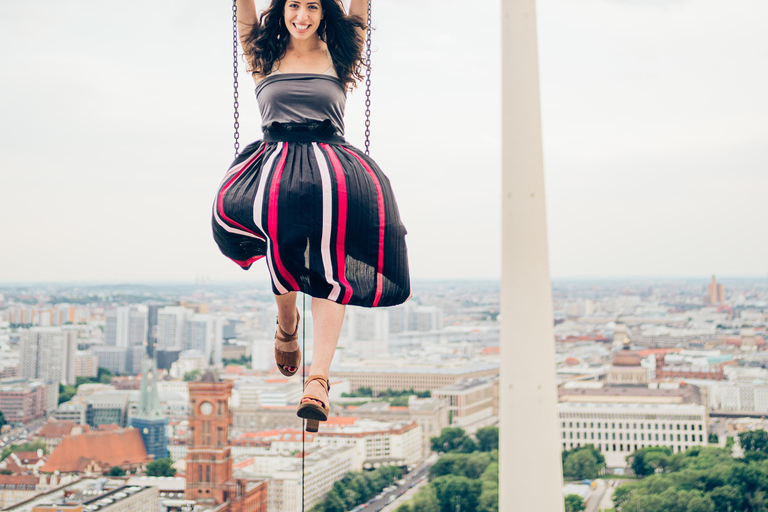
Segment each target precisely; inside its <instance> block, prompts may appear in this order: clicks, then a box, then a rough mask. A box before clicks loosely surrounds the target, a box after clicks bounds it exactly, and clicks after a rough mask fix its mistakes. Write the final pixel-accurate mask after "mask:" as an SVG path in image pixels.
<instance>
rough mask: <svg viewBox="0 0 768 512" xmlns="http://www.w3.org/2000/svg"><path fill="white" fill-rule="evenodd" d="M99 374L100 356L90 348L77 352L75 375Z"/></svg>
mask: <svg viewBox="0 0 768 512" xmlns="http://www.w3.org/2000/svg"><path fill="white" fill-rule="evenodd" d="M98 375H99V358H98V357H96V356H95V355H94V354H93V353H92V352H91V351H90V350H83V351H81V350H78V351H77V352H76V353H75V377H96V376H98Z"/></svg>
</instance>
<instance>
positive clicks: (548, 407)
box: [499, 0, 564, 512]
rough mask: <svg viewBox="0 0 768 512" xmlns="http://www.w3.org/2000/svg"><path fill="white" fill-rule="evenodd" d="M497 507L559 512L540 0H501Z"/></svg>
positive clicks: (512, 510) (513, 511)
mask: <svg viewBox="0 0 768 512" xmlns="http://www.w3.org/2000/svg"><path fill="white" fill-rule="evenodd" d="M501 7H502V29H501V30H502V31H501V42H502V43H501V44H502V51H501V55H502V73H501V76H502V87H501V103H502V194H503V197H502V272H501V274H502V276H501V390H500V400H501V403H500V426H501V428H500V447H501V452H500V453H501V457H500V468H499V510H503V511H509V512H534V511H536V512H562V511H563V510H564V503H563V495H562V491H561V488H562V467H561V463H560V460H561V459H560V451H561V446H562V445H561V441H560V440H559V439H558V437H557V423H556V422H557V389H556V384H555V366H554V365H555V362H554V357H555V350H554V335H553V329H552V291H551V283H550V279H549V261H548V254H547V225H546V212H545V203H544V163H543V157H542V147H541V113H540V106H539V66H538V50H537V41H536V2H535V0H502V2H501Z"/></svg>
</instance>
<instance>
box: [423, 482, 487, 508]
mask: <svg viewBox="0 0 768 512" xmlns="http://www.w3.org/2000/svg"><path fill="white" fill-rule="evenodd" d="M431 485H432V486H433V487H434V488H435V495H436V496H437V502H438V505H439V506H440V512H454V511H455V510H456V504H457V503H458V504H459V505H460V508H461V510H476V509H477V503H478V498H479V497H480V493H481V492H482V484H481V483H480V481H479V480H470V479H469V478H466V477H463V476H454V475H445V476H441V477H438V478H435V479H434V480H433V481H432V484H431Z"/></svg>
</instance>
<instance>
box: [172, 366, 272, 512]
mask: <svg viewBox="0 0 768 512" xmlns="http://www.w3.org/2000/svg"><path fill="white" fill-rule="evenodd" d="M232 387H233V384H232V382H231V381H227V382H222V381H220V380H219V378H218V377H217V376H216V375H215V374H214V373H213V372H211V371H207V372H205V374H203V376H202V377H201V378H200V379H199V380H197V381H194V382H190V383H189V402H190V404H189V410H190V416H189V440H188V443H187V459H186V460H187V475H186V477H187V486H186V498H187V499H188V500H195V501H197V502H198V503H201V504H207V505H223V507H221V508H217V509H216V511H217V512H266V511H267V482H266V481H251V480H245V479H235V478H233V477H232V453H231V449H230V446H229V429H230V427H231V425H232V413H231V412H230V410H229V397H230V395H231V394H232Z"/></svg>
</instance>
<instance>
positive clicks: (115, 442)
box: [40, 428, 151, 474]
mask: <svg viewBox="0 0 768 512" xmlns="http://www.w3.org/2000/svg"><path fill="white" fill-rule="evenodd" d="M150 461H151V459H150V458H149V456H147V451H146V449H145V448H144V442H143V441H142V439H141V434H140V433H139V431H138V430H136V429H133V428H128V429H117V430H103V431H91V432H83V433H82V434H77V435H68V436H64V438H63V439H62V441H61V443H59V445H58V446H57V447H56V449H55V450H54V451H53V453H52V454H51V456H50V457H49V458H48V461H47V462H46V463H45V465H44V466H43V467H42V468H40V471H41V472H43V473H56V472H58V474H63V473H86V474H101V473H103V472H106V471H107V470H109V469H110V468H112V467H121V468H123V469H125V470H131V471H133V470H136V469H138V468H142V467H143V466H144V465H146V464H147V463H148V462H150Z"/></svg>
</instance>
